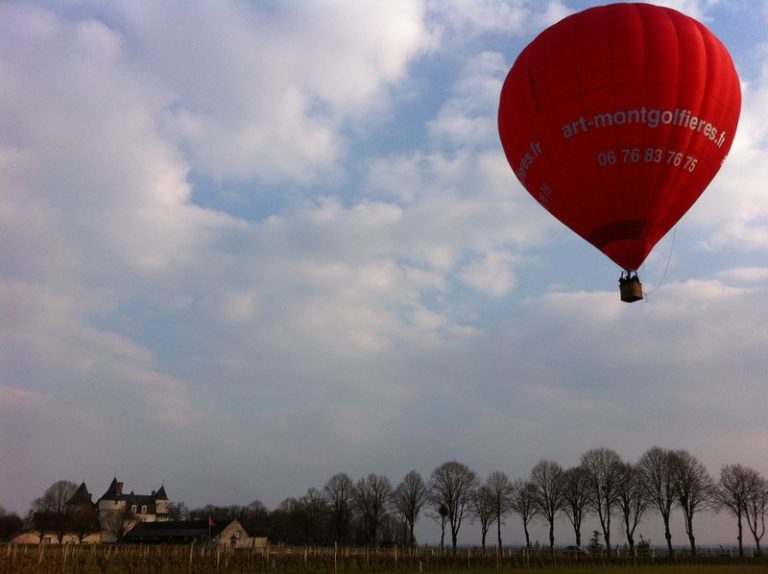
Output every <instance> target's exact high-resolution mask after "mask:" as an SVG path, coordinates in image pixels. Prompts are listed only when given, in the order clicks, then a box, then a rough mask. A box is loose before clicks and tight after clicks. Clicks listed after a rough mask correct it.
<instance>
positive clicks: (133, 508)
mask: <svg viewBox="0 0 768 574" xmlns="http://www.w3.org/2000/svg"><path fill="white" fill-rule="evenodd" d="M131 512H134V513H135V512H136V505H135V504H131Z"/></svg>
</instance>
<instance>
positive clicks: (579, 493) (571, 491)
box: [563, 466, 589, 546]
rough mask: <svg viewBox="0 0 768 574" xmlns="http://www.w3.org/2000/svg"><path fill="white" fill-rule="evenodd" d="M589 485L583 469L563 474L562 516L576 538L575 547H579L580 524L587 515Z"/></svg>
mask: <svg viewBox="0 0 768 574" xmlns="http://www.w3.org/2000/svg"><path fill="white" fill-rule="evenodd" d="M588 494H589V484H588V482H587V474H586V471H585V470H584V468H583V467H581V466H575V467H573V468H569V469H568V470H566V471H565V473H564V474H563V514H565V515H566V516H567V517H568V520H569V521H570V523H571V525H572V526H573V533H574V535H575V536H576V546H581V523H582V521H583V520H584V517H585V516H586V514H587V509H588V503H589V496H588Z"/></svg>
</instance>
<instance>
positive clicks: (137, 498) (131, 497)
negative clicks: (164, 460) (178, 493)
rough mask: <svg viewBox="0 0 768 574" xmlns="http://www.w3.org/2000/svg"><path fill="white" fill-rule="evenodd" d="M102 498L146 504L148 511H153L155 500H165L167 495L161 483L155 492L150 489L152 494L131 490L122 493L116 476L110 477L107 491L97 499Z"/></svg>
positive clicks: (128, 503) (121, 484)
mask: <svg viewBox="0 0 768 574" xmlns="http://www.w3.org/2000/svg"><path fill="white" fill-rule="evenodd" d="M102 500H111V501H115V502H117V501H125V503H126V504H127V505H128V506H131V505H134V504H135V505H136V506H139V507H140V506H146V507H147V508H148V509H149V512H150V513H154V512H155V502H156V501H167V500H168V495H167V494H166V492H165V484H163V485H162V486H161V487H160V490H158V491H157V492H155V491H154V490H153V491H152V494H136V493H134V492H133V491H131V492H129V493H128V494H124V493H123V483H122V482H119V481H118V480H117V477H115V478H113V479H112V482H111V483H110V484H109V488H107V491H106V492H105V493H104V494H103V495H102V497H101V498H99V501H102Z"/></svg>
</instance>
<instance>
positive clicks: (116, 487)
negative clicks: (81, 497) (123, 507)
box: [99, 477, 123, 500]
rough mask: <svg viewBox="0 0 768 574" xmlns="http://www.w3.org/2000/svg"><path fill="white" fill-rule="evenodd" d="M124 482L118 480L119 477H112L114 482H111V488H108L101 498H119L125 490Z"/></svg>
mask: <svg viewBox="0 0 768 574" xmlns="http://www.w3.org/2000/svg"><path fill="white" fill-rule="evenodd" d="M122 490H123V483H122V482H117V477H115V478H113V479H112V482H110V483H109V488H107V492H105V493H104V494H102V495H101V498H99V500H118V498H117V497H118V496H120V495H121V494H122V493H123V492H122Z"/></svg>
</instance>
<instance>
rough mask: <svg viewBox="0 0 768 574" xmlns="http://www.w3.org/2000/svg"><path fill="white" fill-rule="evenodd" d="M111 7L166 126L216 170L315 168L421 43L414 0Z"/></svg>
mask: <svg viewBox="0 0 768 574" xmlns="http://www.w3.org/2000/svg"><path fill="white" fill-rule="evenodd" d="M182 6H183V9H182ZM122 12H123V21H122V24H123V25H124V26H125V27H126V33H127V34H130V35H131V36H132V37H134V38H135V40H136V41H137V44H136V45H137V47H138V48H139V54H138V57H139V61H140V63H141V65H142V66H143V67H144V68H145V69H147V70H150V71H151V72H152V73H153V74H154V75H155V77H156V78H158V80H159V81H162V82H163V83H164V85H166V86H167V88H168V89H169V90H171V91H172V93H173V96H174V101H173V102H172V106H170V107H169V108H168V114H167V122H168V124H167V125H168V127H169V130H170V132H171V133H172V134H173V135H174V136H175V137H177V138H179V139H180V141H181V142H182V144H183V146H184V147H185V148H186V149H187V150H188V152H189V154H190V157H191V159H192V161H193V163H194V164H195V165H196V166H197V167H198V168H199V169H202V170H206V171H208V172H210V173H211V174H213V175H214V176H215V177H217V178H236V179H250V178H254V177H255V178H259V179H262V180H266V181H275V180H277V181H308V180H312V179H313V178H314V177H316V176H317V175H318V174H319V173H324V174H326V175H327V173H328V170H331V169H334V168H336V167H337V165H336V163H337V162H338V161H339V160H340V159H341V158H342V157H343V155H344V153H345V149H346V145H347V144H346V142H345V139H344V136H343V133H342V132H343V128H344V123H345V122H351V121H354V122H357V123H361V122H362V123H364V122H365V121H366V116H367V114H370V113H374V115H375V112H376V111H377V110H379V109H381V108H382V107H383V106H386V105H387V99H388V89H389V88H390V87H392V86H394V85H397V84H398V83H399V82H401V81H402V80H403V79H404V78H405V74H406V70H407V66H408V64H409V62H410V60H411V59H413V58H414V57H415V56H417V55H419V54H420V53H422V52H424V51H425V50H428V49H430V47H431V46H432V44H433V39H432V38H431V36H430V34H429V32H428V31H427V30H425V29H424V26H423V22H422V20H423V8H422V7H421V5H420V4H419V3H418V2H388V3H386V4H380V3H364V4H349V3H346V2H336V3H324V4H323V5H322V6H321V5H316V4H311V3H310V4H301V5H297V4H296V5H291V4H279V5H275V6H274V7H272V8H269V9H267V8H264V7H257V6H251V5H244V4H238V3H223V2H217V3H202V4H196V5H194V6H189V5H188V4H186V3H181V4H176V3H166V4H163V5H161V6H152V7H150V6H146V5H137V4H135V3H127V4H125V5H124V6H123V10H122ZM169 31H172V33H169Z"/></svg>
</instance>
